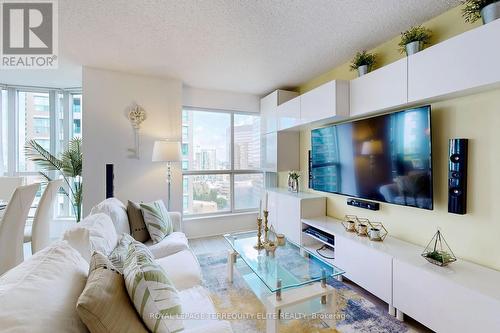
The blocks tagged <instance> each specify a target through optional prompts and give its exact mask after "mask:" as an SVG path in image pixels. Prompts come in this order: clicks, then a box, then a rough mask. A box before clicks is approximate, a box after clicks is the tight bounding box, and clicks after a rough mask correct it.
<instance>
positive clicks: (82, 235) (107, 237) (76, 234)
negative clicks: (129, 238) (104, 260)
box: [63, 214, 118, 262]
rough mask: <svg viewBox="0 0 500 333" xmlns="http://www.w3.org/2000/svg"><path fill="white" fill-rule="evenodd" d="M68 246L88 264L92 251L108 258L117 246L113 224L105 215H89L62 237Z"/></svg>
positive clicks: (116, 236)
mask: <svg viewBox="0 0 500 333" xmlns="http://www.w3.org/2000/svg"><path fill="white" fill-rule="evenodd" d="M63 239H64V240H66V241H67V242H68V243H69V245H71V246H72V247H74V248H75V249H76V250H78V252H80V254H81V255H82V257H83V258H84V259H85V260H86V261H87V262H90V257H91V256H92V253H94V251H97V252H101V253H102V254H105V255H106V256H108V255H109V254H110V253H111V251H113V249H114V248H115V247H116V245H117V244H118V235H117V234H116V231H115V228H114V226H113V222H111V219H110V217H109V216H108V215H106V214H94V215H89V216H87V217H86V218H84V219H83V220H82V222H80V223H78V224H77V225H76V226H74V227H72V228H71V229H68V230H66V232H65V233H64V235H63Z"/></svg>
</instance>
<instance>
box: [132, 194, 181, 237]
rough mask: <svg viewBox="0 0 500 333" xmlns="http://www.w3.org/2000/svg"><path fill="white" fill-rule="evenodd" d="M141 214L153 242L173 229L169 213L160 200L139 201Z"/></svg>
mask: <svg viewBox="0 0 500 333" xmlns="http://www.w3.org/2000/svg"><path fill="white" fill-rule="evenodd" d="M140 205H141V210H142V216H143V217H144V223H145V224H146V227H147V228H148V232H149V236H150V237H151V240H152V241H153V243H155V244H156V243H158V242H160V241H161V240H162V239H163V238H165V237H167V236H168V235H169V234H171V233H172V232H173V231H174V227H173V225H172V221H171V220H170V215H169V214H168V211H167V208H166V207H165V204H164V203H163V201H162V200H156V201H154V202H150V203H141V204H140Z"/></svg>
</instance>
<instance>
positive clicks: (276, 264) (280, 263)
mask: <svg viewBox="0 0 500 333" xmlns="http://www.w3.org/2000/svg"><path fill="white" fill-rule="evenodd" d="M224 238H225V239H226V241H227V242H228V243H229V245H230V246H231V250H229V253H228V279H229V281H230V282H233V272H234V265H235V264H236V262H237V258H241V260H242V261H243V262H244V263H245V265H246V266H248V267H249V268H250V269H251V271H252V273H254V274H255V275H256V276H257V277H258V278H259V279H260V280H261V281H262V283H263V284H264V285H265V286H266V287H267V289H269V291H270V292H271V295H269V296H267V297H265V299H263V300H262V301H263V303H264V305H265V306H266V309H267V312H268V316H269V318H267V323H266V328H267V330H266V331H267V333H274V332H277V331H278V324H279V318H280V314H281V309H283V308H285V307H289V306H293V305H296V304H299V303H302V302H306V301H309V300H311V299H314V298H318V299H321V304H326V303H327V300H328V298H329V296H332V295H333V293H334V292H335V289H334V288H332V287H331V286H329V285H327V284H326V279H327V278H328V277H340V276H341V275H342V274H344V271H342V270H341V269H339V268H337V267H335V266H333V265H330V264H328V263H326V262H324V261H322V260H319V259H317V258H315V257H310V256H309V255H308V254H307V251H306V250H305V249H304V248H302V247H301V246H299V245H297V244H295V243H293V242H291V241H289V240H286V241H285V244H284V245H281V246H278V247H277V248H276V250H275V251H274V253H272V252H268V251H266V250H265V249H261V250H257V249H255V247H254V245H255V244H257V232H256V231H251V232H242V233H233V234H227V235H224Z"/></svg>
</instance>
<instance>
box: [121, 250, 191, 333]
mask: <svg viewBox="0 0 500 333" xmlns="http://www.w3.org/2000/svg"><path fill="white" fill-rule="evenodd" d="M123 273H124V277H125V286H126V287H127V292H128V294H129V297H130V299H131V301H132V303H133V304H134V307H135V309H136V310H137V313H139V316H140V317H141V318H142V320H143V322H144V324H145V325H146V326H147V327H148V329H149V330H150V331H151V332H158V333H164V332H166V333H173V332H179V331H182V330H183V322H182V319H181V318H177V317H176V316H179V315H181V313H182V309H181V303H180V298H179V295H178V293H177V290H176V289H175V287H174V285H173V284H172V282H171V281H170V280H169V279H168V278H167V276H166V274H165V272H164V271H163V269H162V268H161V267H160V266H159V265H158V264H157V263H156V262H155V261H154V259H153V257H152V256H151V252H150V251H149V249H148V248H147V247H146V246H145V245H144V244H142V243H139V242H137V241H133V242H131V243H130V245H129V248H128V254H127V258H126V259H125V265H124V268H123Z"/></svg>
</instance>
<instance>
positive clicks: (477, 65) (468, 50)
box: [408, 20, 500, 102]
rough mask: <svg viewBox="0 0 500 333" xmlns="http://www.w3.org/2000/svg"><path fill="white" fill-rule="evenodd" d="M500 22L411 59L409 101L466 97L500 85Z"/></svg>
mask: <svg viewBox="0 0 500 333" xmlns="http://www.w3.org/2000/svg"><path fill="white" fill-rule="evenodd" d="M499 59H500V20H496V21H493V22H491V23H488V24H485V25H483V26H480V27H478V28H476V29H473V30H470V31H468V32H465V33H463V34H461V35H458V36H456V37H453V38H450V39H448V40H446V41H444V42H442V43H439V44H436V45H434V46H432V47H429V48H427V49H425V50H423V51H421V52H419V53H417V54H415V55H412V56H410V57H408V99H409V102H418V101H422V100H431V99H434V100H437V99H439V98H440V97H445V96H448V95H450V96H451V95H454V94H456V95H460V94H465V93H467V92H468V91H471V92H474V90H473V89H481V88H484V87H487V86H489V85H492V84H495V83H498V82H500V65H499V63H498V62H499Z"/></svg>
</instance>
